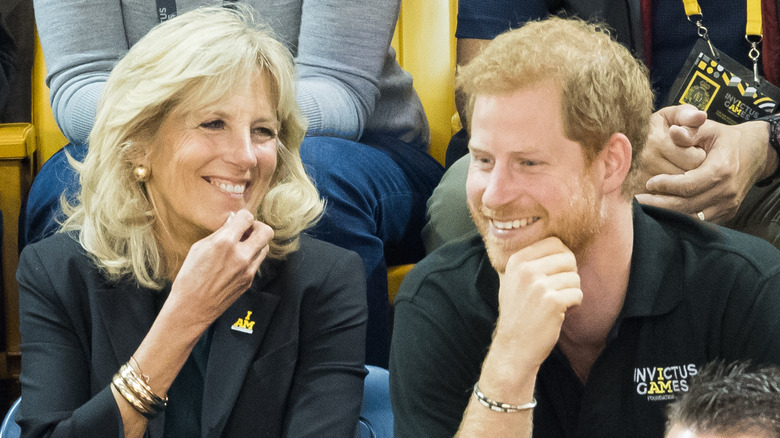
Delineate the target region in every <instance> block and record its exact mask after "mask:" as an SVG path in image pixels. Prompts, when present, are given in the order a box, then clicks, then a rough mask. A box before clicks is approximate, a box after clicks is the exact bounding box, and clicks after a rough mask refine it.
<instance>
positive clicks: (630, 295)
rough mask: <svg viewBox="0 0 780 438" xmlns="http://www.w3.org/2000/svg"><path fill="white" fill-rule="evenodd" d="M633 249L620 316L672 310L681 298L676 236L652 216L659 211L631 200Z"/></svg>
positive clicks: (654, 313)
mask: <svg viewBox="0 0 780 438" xmlns="http://www.w3.org/2000/svg"><path fill="white" fill-rule="evenodd" d="M633 212H634V220H633V222H634V248H633V251H632V254H631V271H630V274H629V277H628V289H627V290H626V299H625V302H624V304H623V310H622V312H621V315H622V317H623V318H631V317H642V316H657V315H663V314H666V313H668V312H670V311H672V309H674V308H675V307H676V306H677V304H678V303H679V302H680V300H681V299H682V278H683V276H682V275H681V272H682V267H683V262H684V260H683V258H682V252H681V251H680V246H679V241H678V240H679V238H678V237H677V236H676V234H673V233H671V232H670V231H669V230H668V229H667V228H664V227H663V226H661V224H660V223H659V222H658V221H657V220H656V219H655V218H654V217H653V216H654V214H655V213H661V212H662V210H660V209H657V208H655V207H649V206H643V205H640V204H639V202H637V201H636V200H634V202H633Z"/></svg>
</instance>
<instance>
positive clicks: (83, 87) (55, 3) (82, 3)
mask: <svg viewBox="0 0 780 438" xmlns="http://www.w3.org/2000/svg"><path fill="white" fill-rule="evenodd" d="M34 6H35V21H36V26H37V29H38V35H39V36H40V40H41V47H42V48H43V53H44V55H45V57H46V67H47V70H48V77H47V79H46V83H47V85H48V86H49V89H50V93H51V106H52V111H53V113H54V118H55V120H56V121H57V125H58V126H59V128H60V130H61V131H62V132H63V134H65V137H67V138H68V140H70V141H71V142H73V143H85V142H86V141H87V137H88V136H89V132H90V131H91V130H92V125H93V123H94V120H95V111H96V108H97V101H98V99H99V97H100V94H101V92H102V91H103V86H104V85H105V82H106V80H107V79H108V74H109V73H110V72H111V69H113V68H114V65H115V64H116V62H117V61H118V60H119V58H120V57H122V56H123V55H124V54H125V53H126V52H127V50H128V43H127V38H126V29H125V23H124V21H123V19H122V9H121V8H122V5H121V3H120V2H119V1H117V0H79V1H66V2H65V1H59V0H34Z"/></svg>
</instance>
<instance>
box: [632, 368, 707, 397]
mask: <svg viewBox="0 0 780 438" xmlns="http://www.w3.org/2000/svg"><path fill="white" fill-rule="evenodd" d="M696 374H699V370H698V369H697V368H696V365H695V364H688V365H675V366H669V367H645V368H634V383H635V384H636V393H637V394H639V395H643V396H647V400H648V401H664V400H674V394H675V393H676V392H687V391H688V382H689V381H690V378H691V377H693V376H695V375H696Z"/></svg>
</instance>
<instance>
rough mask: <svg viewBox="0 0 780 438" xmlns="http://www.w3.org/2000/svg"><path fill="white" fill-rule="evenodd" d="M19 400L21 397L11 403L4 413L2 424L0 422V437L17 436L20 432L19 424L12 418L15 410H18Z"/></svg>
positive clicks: (15, 437) (16, 437)
mask: <svg viewBox="0 0 780 438" xmlns="http://www.w3.org/2000/svg"><path fill="white" fill-rule="evenodd" d="M20 401H22V399H21V397H20V398H17V399H16V401H15V402H14V404H12V405H11V409H9V410H8V413H7V414H5V418H3V424H0V438H19V436H20V435H21V434H22V430H21V429H20V428H19V425H18V424H16V420H14V416H15V415H16V411H18V410H19V402H20Z"/></svg>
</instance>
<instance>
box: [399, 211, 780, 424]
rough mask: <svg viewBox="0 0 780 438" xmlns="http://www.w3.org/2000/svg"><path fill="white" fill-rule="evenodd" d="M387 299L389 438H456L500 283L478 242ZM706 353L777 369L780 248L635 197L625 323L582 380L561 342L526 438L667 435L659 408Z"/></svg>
mask: <svg viewBox="0 0 780 438" xmlns="http://www.w3.org/2000/svg"><path fill="white" fill-rule="evenodd" d="M395 303H396V304H395V306H396V308H395V331H394V333H393V344H392V350H391V359H390V371H391V373H390V377H391V390H392V392H391V396H392V400H393V410H394V414H395V421H396V436H399V437H420V436H425V437H445V436H446V437H449V436H452V435H453V434H454V433H455V431H456V430H457V428H458V425H459V424H460V420H461V418H462V415H463V411H464V409H465V408H466V405H467V404H468V400H469V397H470V394H471V388H472V386H473V385H474V382H476V381H477V379H478V378H479V373H480V367H481V364H482V361H483V360H484V357H485V354H486V353H487V350H488V348H489V346H490V341H491V335H492V332H493V328H494V324H495V321H496V318H497V315H498V275H497V274H496V272H495V271H494V270H493V268H492V266H491V265H490V262H489V260H488V257H487V254H486V252H485V249H484V245H483V243H482V240H481V238H480V237H479V236H478V235H476V234H475V235H472V236H469V237H467V238H464V239H462V240H460V241H457V242H453V243H451V244H449V245H445V246H444V247H442V248H440V249H439V250H437V251H435V252H434V253H432V254H431V255H430V256H429V257H427V258H426V259H425V260H423V261H422V262H420V263H418V265H417V266H416V267H415V268H414V269H413V270H412V271H411V272H410V273H409V274H408V275H407V277H406V279H405V280H404V283H403V285H402V286H401V290H400V292H399V294H398V296H397V297H396V301H395ZM714 359H724V360H726V361H733V360H738V359H751V360H753V361H754V362H766V363H775V364H780V251H778V250H777V249H775V248H774V247H773V246H772V245H770V244H768V243H767V242H765V241H763V240H760V239H758V238H754V237H751V236H748V235H745V234H741V233H737V232H735V231H732V230H729V229H726V228H722V227H718V226H714V225H709V224H706V223H703V222H700V221H697V220H692V219H690V218H688V217H687V216H683V215H679V214H677V213H673V212H670V211H666V210H661V209H656V208H652V207H645V206H642V207H640V206H639V204H636V203H635V205H634V249H633V254H632V260H631V273H630V277H629V285H628V289H627V292H626V299H625V304H624V307H623V310H622V312H621V315H620V317H619V318H618V321H617V322H616V323H615V325H614V327H613V329H612V332H611V333H610V336H609V339H608V341H607V346H606V348H605V349H604V351H603V352H602V354H601V355H600V356H599V357H598V359H597V360H596V362H595V364H594V365H593V368H592V369H591V371H590V374H589V377H588V381H587V384H586V385H582V383H581V382H580V381H579V380H578V378H577V377H576V375H575V374H574V372H573V370H572V369H571V367H570V365H569V363H568V361H567V359H566V357H565V356H564V355H563V354H562V353H561V352H560V351H559V350H558V349H557V348H556V349H555V350H553V352H552V353H551V355H550V356H549V357H548V358H547V360H546V361H545V362H544V363H543V364H542V367H541V369H540V371H539V374H538V376H537V385H536V399H537V401H538V402H539V403H538V405H537V407H536V408H535V410H534V435H535V436H540V437H545V438H555V437H631V438H636V437H663V432H664V423H665V411H664V409H665V406H666V405H667V404H668V403H669V401H671V400H673V399H674V397H675V393H676V392H684V391H687V389H688V385H689V382H690V378H691V377H692V376H693V375H695V374H696V373H697V372H698V370H699V369H700V368H701V366H702V365H703V364H705V363H706V362H709V361H712V360H714ZM507 415H511V414H507Z"/></svg>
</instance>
